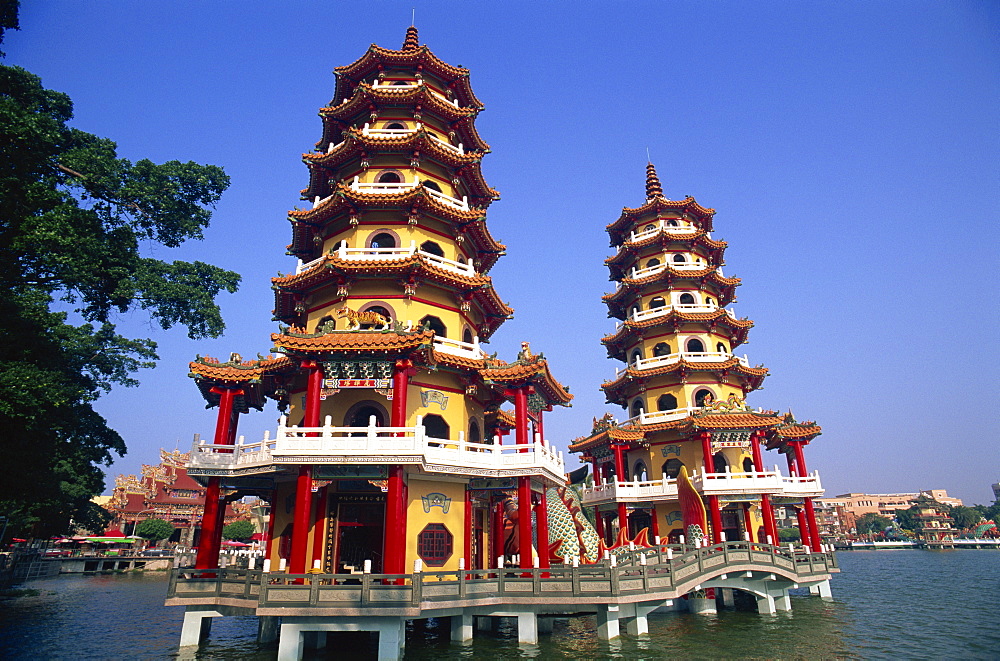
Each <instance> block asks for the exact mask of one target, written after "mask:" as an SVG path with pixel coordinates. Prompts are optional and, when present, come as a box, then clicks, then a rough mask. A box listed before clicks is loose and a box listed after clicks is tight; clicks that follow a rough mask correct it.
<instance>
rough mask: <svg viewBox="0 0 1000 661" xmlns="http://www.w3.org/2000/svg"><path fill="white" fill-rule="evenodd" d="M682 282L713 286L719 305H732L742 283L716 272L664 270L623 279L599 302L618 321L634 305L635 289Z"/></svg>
mask: <svg viewBox="0 0 1000 661" xmlns="http://www.w3.org/2000/svg"><path fill="white" fill-rule="evenodd" d="M684 280H694V281H696V284H697V285H698V286H699V287H705V286H706V285H712V286H714V287H715V288H716V289H717V292H716V294H715V296H716V298H717V299H718V300H719V304H720V305H729V304H730V303H732V302H733V300H735V295H736V287H738V286H739V285H740V284H741V283H742V280H740V279H739V278H721V277H719V274H718V273H717V272H716V271H710V272H706V270H702V271H674V270H673V269H664V270H663V271H660V272H659V273H657V274H655V275H651V276H649V277H648V278H640V279H639V280H632V279H631V278H625V279H623V280H622V281H621V282H622V284H623V286H622V287H618V288H617V289H615V291H613V292H611V293H610V294H605V295H603V296H602V297H601V300H602V301H604V302H605V303H606V304H607V306H608V311H609V312H610V313H611V315H612V316H614V317H617V318H619V319H620V318H621V316H620V315H623V314H624V309H625V308H627V307H628V306H629V305H632V304H633V303H634V299H635V297H636V296H637V295H638V292H637V291H636V287H645V286H648V285H653V284H662V285H663V286H664V287H666V288H670V287H672V286H673V283H674V282H675V281H684Z"/></svg>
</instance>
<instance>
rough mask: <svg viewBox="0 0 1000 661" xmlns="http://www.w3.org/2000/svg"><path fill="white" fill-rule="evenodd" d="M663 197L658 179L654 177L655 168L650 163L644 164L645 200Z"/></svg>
mask: <svg viewBox="0 0 1000 661" xmlns="http://www.w3.org/2000/svg"><path fill="white" fill-rule="evenodd" d="M654 197H663V186H661V185H660V178H659V177H657V176H656V168H655V167H654V166H653V164H652V163H646V199H647V200H651V199H653V198H654Z"/></svg>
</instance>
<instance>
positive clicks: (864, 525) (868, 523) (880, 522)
mask: <svg viewBox="0 0 1000 661" xmlns="http://www.w3.org/2000/svg"><path fill="white" fill-rule="evenodd" d="M891 526H892V520H891V519H889V518H887V517H884V516H882V515H881V514H875V513H874V512H869V513H868V514H863V515H861V516H859V517H858V520H857V523H856V524H855V527H856V528H857V529H858V532H859V533H861V534H869V533H872V534H876V535H877V534H880V533H882V532H884V531H885V530H886V528H889V527H891Z"/></svg>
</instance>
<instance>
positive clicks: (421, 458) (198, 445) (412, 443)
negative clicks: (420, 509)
mask: <svg viewBox="0 0 1000 661" xmlns="http://www.w3.org/2000/svg"><path fill="white" fill-rule="evenodd" d="M287 422H288V421H287V418H286V417H285V416H282V418H281V421H280V424H279V426H278V430H277V434H276V435H275V437H274V438H271V437H270V431H265V432H264V439H263V440H262V441H260V442H257V443H249V444H248V443H245V442H244V439H243V438H242V437H241V438H240V439H239V442H238V443H236V444H235V445H214V444H211V443H206V442H204V441H201V440H200V439H198V438H196V439H195V442H194V444H193V446H192V451H191V460H190V463H189V466H190V467H191V468H192V469H219V470H222V469H235V468H242V467H249V466H252V465H257V466H266V465H268V464H272V463H283V462H282V461H281V459H282V458H285V457H295V458H302V459H303V460H305V461H306V462H307V463H329V464H338V463H355V462H356V460H357V458H358V457H359V456H363V457H365V461H366V463H378V457H379V456H385V457H386V459H385V463H396V464H398V463H401V460H402V463H423V464H425V465H424V468H425V470H429V471H437V472H441V471H444V472H454V471H455V470H456V469H458V470H461V469H462V468H466V469H470V470H473V471H476V470H482V469H486V470H491V471H497V473H496V475H498V476H502V472H503V471H504V470H505V469H525V468H527V469H535V470H538V471H539V472H541V471H545V472H548V473H549V474H550V476H552V477H554V478H557V479H559V480H561V479H562V478H563V475H564V473H565V464H564V460H563V455H562V452H561V451H558V450H555V449H554V448H552V447H550V446H548V445H546V444H545V443H543V442H541V441H540V440H538V439H536V440H535V442H534V443H531V444H527V445H494V444H487V443H470V442H468V441H466V440H465V433H464V432H459V434H458V439H449V438H434V437H431V436H428V435H427V431H426V429H425V428H424V426H423V424H421V421H420V418H419V417H418V418H417V424H416V425H415V426H413V427H379V426H377V425H376V424H375V422H376V421H375V418H374V416H373V417H372V418H371V420H370V424H369V425H368V426H367V427H334V426H333V425H332V424H331V419H330V417H329V416H327V418H326V424H325V425H324V426H322V427H297V426H288V424H287Z"/></svg>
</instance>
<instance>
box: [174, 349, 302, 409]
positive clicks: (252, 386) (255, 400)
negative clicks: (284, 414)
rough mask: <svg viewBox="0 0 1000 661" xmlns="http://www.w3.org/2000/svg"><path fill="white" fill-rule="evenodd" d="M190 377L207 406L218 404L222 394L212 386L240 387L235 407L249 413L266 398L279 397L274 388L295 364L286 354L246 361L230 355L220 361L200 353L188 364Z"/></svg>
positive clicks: (236, 355) (276, 387) (238, 356)
mask: <svg viewBox="0 0 1000 661" xmlns="http://www.w3.org/2000/svg"><path fill="white" fill-rule="evenodd" d="M188 369H189V373H188V376H190V377H191V378H193V379H194V380H195V382H196V383H197V385H198V389H199V390H200V391H201V395H202V397H204V398H205V401H206V403H207V404H206V406H207V407H208V408H211V407H213V406H218V404H219V399H220V395H219V394H218V393H214V392H212V389H213V388H219V387H221V388H239V389H242V390H243V394H242V395H237V396H236V397H235V399H234V402H233V408H234V410H236V411H239V412H240V413H247V412H248V411H249V410H250V409H251V408H255V409H257V410H261V409H262V408H263V407H264V403H265V402H266V400H267V398H268V397H270V398H271V399H280V398H279V397H276V396H275V391H276V390H277V389H278V388H279V387H280V384H281V383H283V382H284V379H285V377H286V376H288V375H290V374H291V373H292V372H293V371H294V370H295V364H294V363H293V362H292V361H291V360H289V359H288V358H287V357H285V356H277V357H275V356H270V355H269V356H267V357H264V356H261V355H260V354H258V358H257V360H243V358H242V357H241V356H240V355H239V354H235V353H234V354H231V355H230V357H229V360H228V361H226V362H221V361H219V359H217V358H212V357H211V356H198V357H197V358H195V360H194V361H192V362H191V363H189V364H188Z"/></svg>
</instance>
